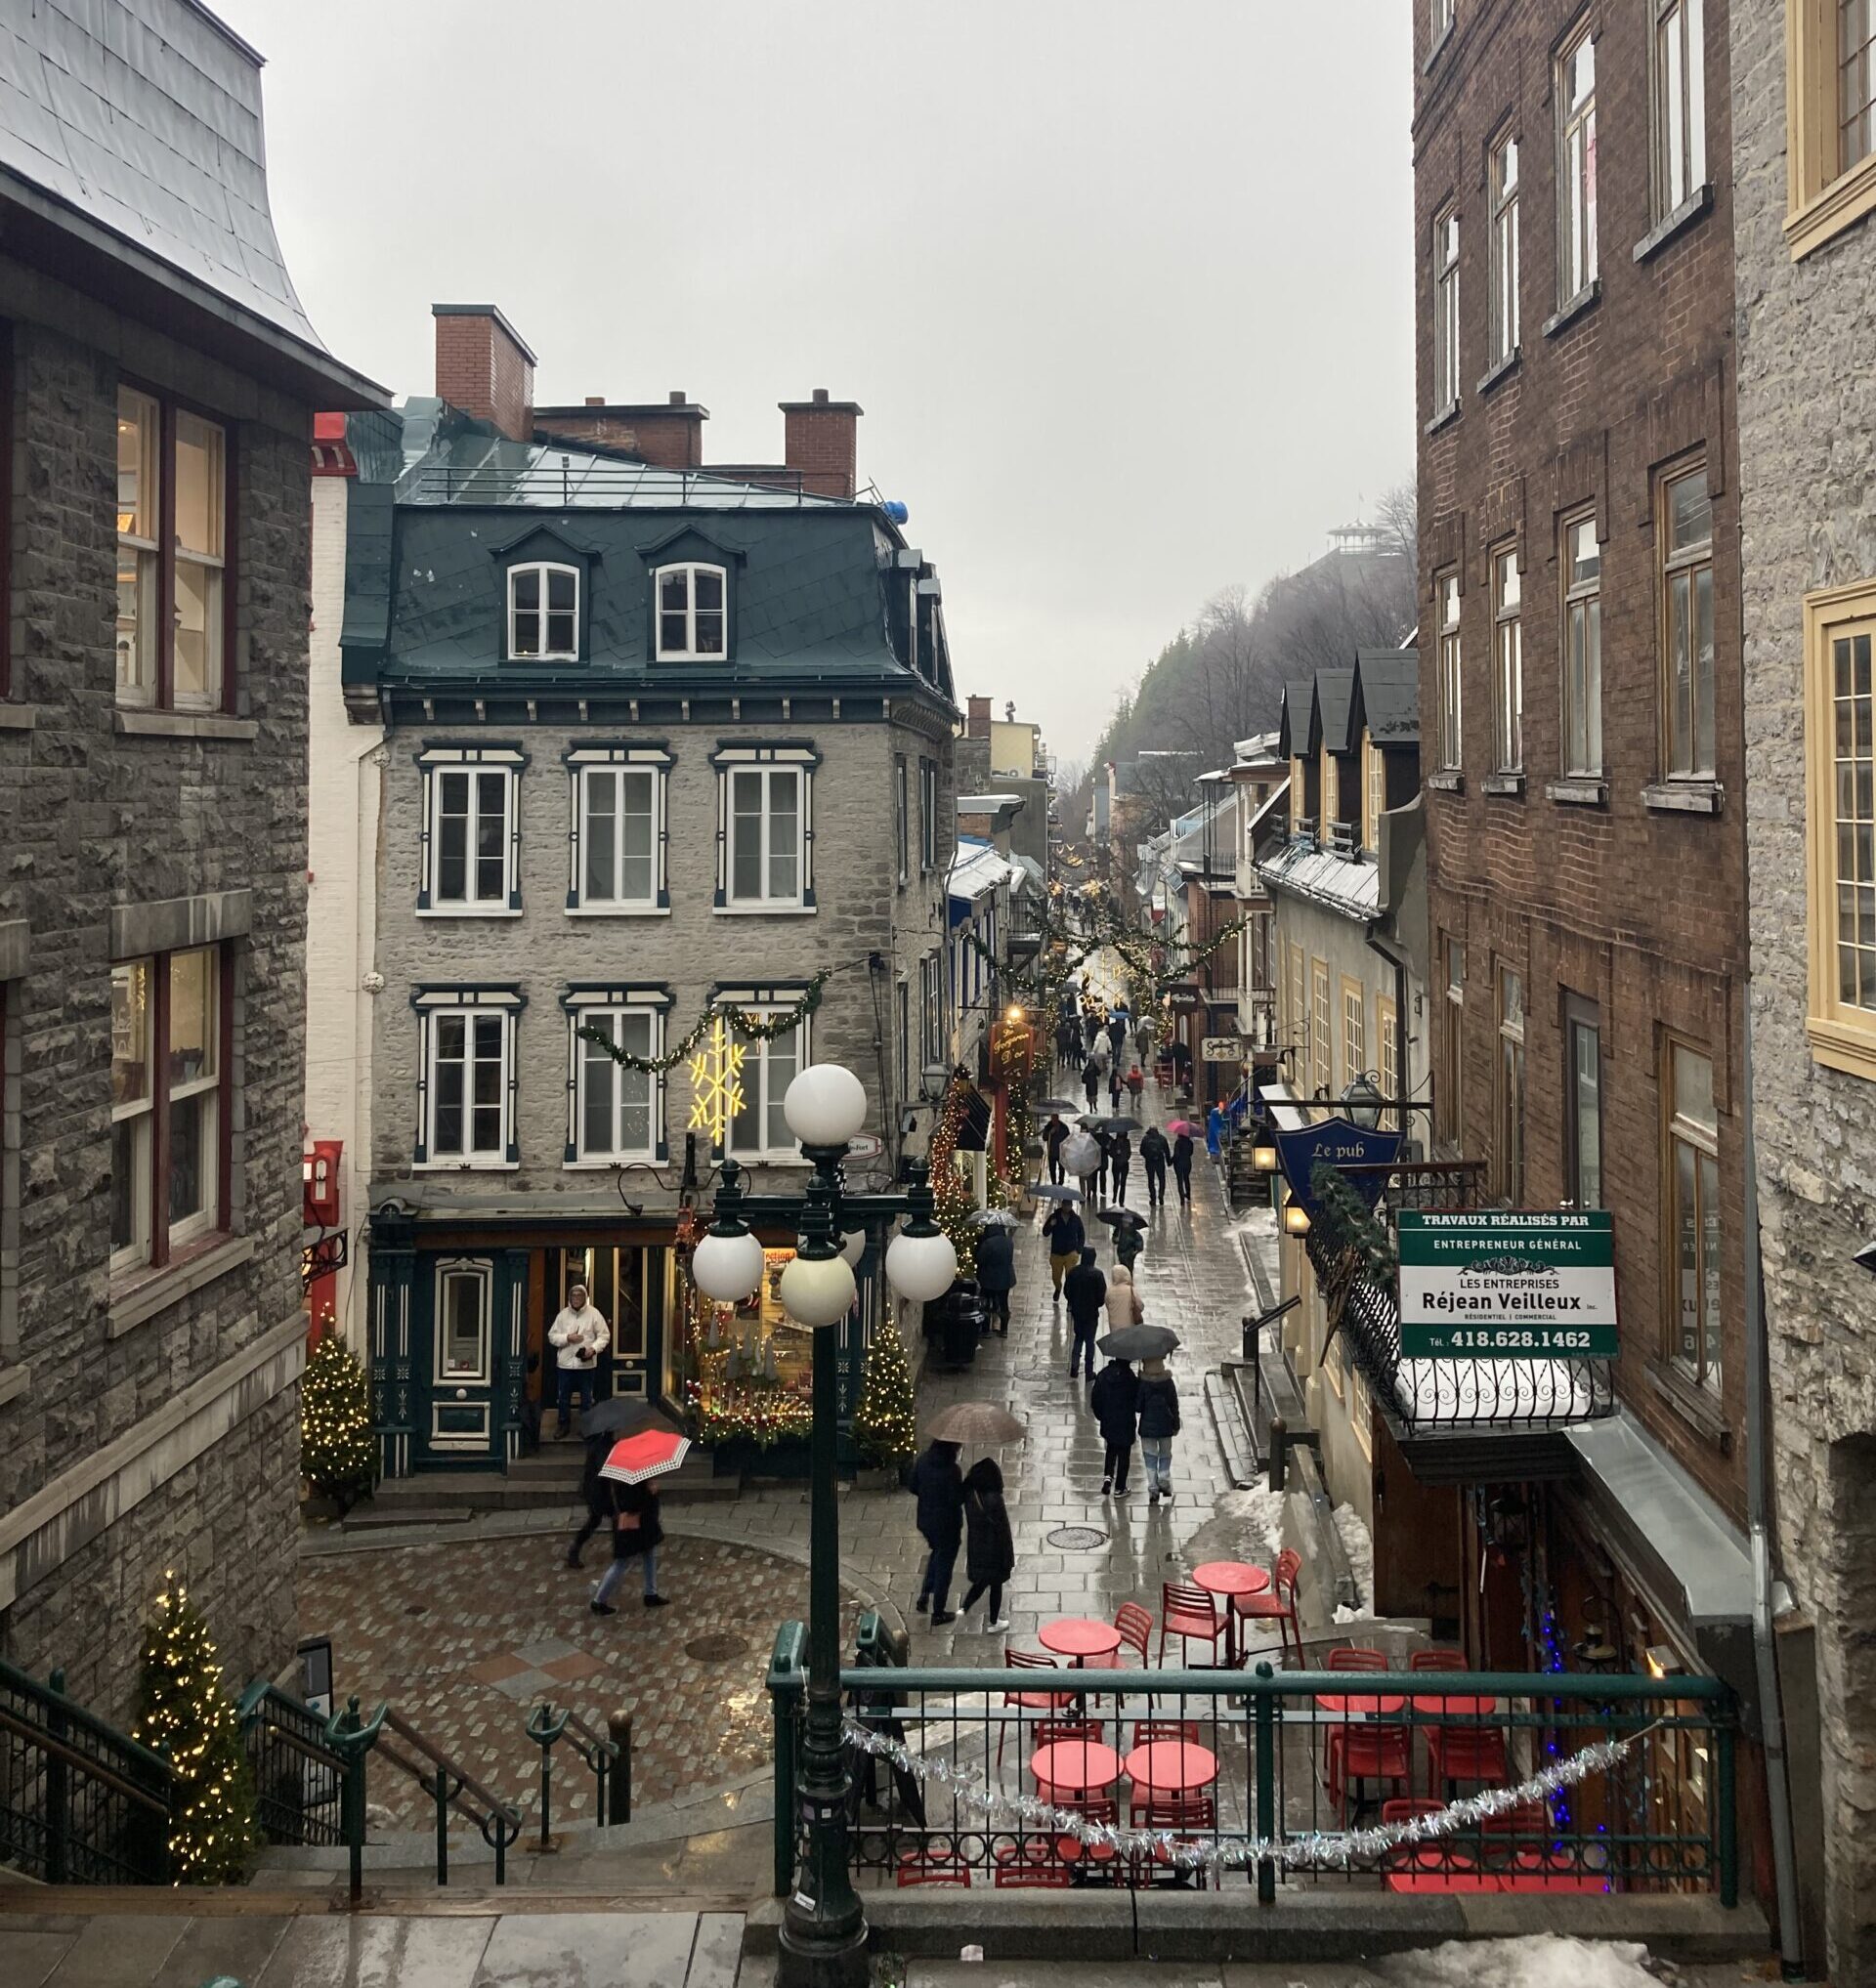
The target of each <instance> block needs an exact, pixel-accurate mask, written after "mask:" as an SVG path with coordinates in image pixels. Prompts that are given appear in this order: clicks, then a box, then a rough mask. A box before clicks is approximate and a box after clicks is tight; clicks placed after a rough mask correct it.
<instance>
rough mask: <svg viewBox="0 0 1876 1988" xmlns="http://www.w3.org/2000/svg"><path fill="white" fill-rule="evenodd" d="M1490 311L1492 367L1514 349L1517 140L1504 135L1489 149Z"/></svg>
mask: <svg viewBox="0 0 1876 1988" xmlns="http://www.w3.org/2000/svg"><path fill="white" fill-rule="evenodd" d="M1491 180H1492V309H1491V359H1492V363H1493V364H1494V365H1496V364H1498V363H1499V361H1500V360H1508V359H1510V358H1511V356H1512V354H1513V353H1514V352H1515V351H1516V350H1517V339H1518V321H1517V140H1516V139H1515V138H1514V136H1513V135H1512V134H1511V133H1510V132H1507V133H1506V134H1505V136H1504V137H1503V138H1501V139H1500V140H1499V142H1498V143H1497V144H1496V145H1495V146H1494V147H1493V148H1492V170H1491Z"/></svg>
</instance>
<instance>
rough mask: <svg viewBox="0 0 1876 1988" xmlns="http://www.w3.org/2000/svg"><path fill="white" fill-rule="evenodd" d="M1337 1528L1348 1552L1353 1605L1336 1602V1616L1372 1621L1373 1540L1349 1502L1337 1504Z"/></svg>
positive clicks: (1351, 1620) (1343, 1618) (1344, 1619)
mask: <svg viewBox="0 0 1876 1988" xmlns="http://www.w3.org/2000/svg"><path fill="white" fill-rule="evenodd" d="M1336 1531H1337V1532H1338V1533H1340V1534H1341V1535H1342V1550H1343V1552H1344V1553H1346V1554H1347V1556H1348V1571H1349V1572H1350V1573H1351V1574H1352V1575H1353V1576H1354V1577H1355V1606H1354V1607H1353V1608H1347V1607H1343V1606H1339V1607H1338V1608H1337V1610H1336V1620H1337V1621H1338V1622H1339V1623H1353V1622H1371V1621H1373V1619H1374V1613H1375V1543H1374V1541H1373V1540H1372V1539H1370V1538H1369V1536H1368V1528H1367V1527H1366V1526H1365V1525H1363V1524H1362V1522H1361V1514H1360V1513H1359V1512H1357V1511H1356V1510H1355V1508H1354V1506H1353V1505H1352V1504H1339V1505H1337V1507H1336Z"/></svg>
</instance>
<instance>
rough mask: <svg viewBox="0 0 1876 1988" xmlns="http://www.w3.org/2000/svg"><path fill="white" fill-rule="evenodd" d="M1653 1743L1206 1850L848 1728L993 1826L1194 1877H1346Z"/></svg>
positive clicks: (1587, 1752) (852, 1737) (857, 1739)
mask: <svg viewBox="0 0 1876 1988" xmlns="http://www.w3.org/2000/svg"><path fill="white" fill-rule="evenodd" d="M1645 1737H1646V1733H1645V1732H1639V1733H1632V1734H1630V1736H1629V1737H1628V1738H1627V1739H1621V1740H1598V1741H1597V1742H1595V1744H1594V1745H1591V1746H1587V1747H1585V1748H1584V1749H1583V1750H1582V1752H1581V1753H1577V1754H1572V1755H1570V1756H1569V1758H1568V1759H1566V1760H1557V1761H1554V1762H1553V1763H1552V1764H1551V1765H1550V1766H1548V1767H1544V1768H1540V1769H1539V1771H1538V1772H1537V1773H1535V1774H1533V1775H1532V1776H1531V1778H1530V1779H1529V1780H1528V1781H1524V1782H1521V1783H1520V1784H1519V1785H1518V1786H1517V1787H1515V1788H1489V1789H1485V1790H1483V1791H1481V1792H1480V1793H1479V1794H1477V1795H1469V1796H1467V1797H1466V1798H1464V1799H1463V1800H1460V1801H1454V1802H1449V1803H1448V1804H1447V1806H1446V1807H1444V1808H1442V1809H1440V1810H1438V1811H1437V1813H1435V1814H1432V1815H1417V1816H1414V1817H1412V1818H1411V1819H1410V1820H1408V1821H1406V1822H1393V1823H1385V1824H1379V1825H1377V1826H1376V1827H1374V1828H1372V1829H1359V1830H1337V1831H1329V1830H1305V1831H1302V1832H1300V1833H1299V1834H1298V1835H1296V1836H1292V1837H1256V1838H1252V1839H1249V1840H1243V1841H1235V1842H1209V1843H1201V1842H1195V1841H1193V1840H1192V1838H1191V1837H1190V1836H1189V1835H1186V1834H1182V1833H1181V1832H1179V1831H1177V1830H1166V1829H1153V1830H1143V1829H1121V1828H1120V1827H1118V1826H1117V1825H1116V1824H1114V1823H1097V1822H1089V1821H1088V1819H1087V1816H1085V1815H1083V1814H1082V1813H1081V1812H1080V1811H1079V1810H1077V1809H1073V1808H1058V1807H1057V1806H1056V1805H1055V1804H1054V1803H1053V1802H1051V1801H1044V1800H1043V1799H1042V1798H1040V1797H1037V1796H1031V1795H1022V1794H1018V1793H1015V1792H1013V1791H1011V1790H1008V1789H1003V1788H993V1787H992V1786H991V1785H990V1784H989V1783H988V1782H987V1781H985V1779H984V1778H983V1776H982V1775H981V1774H979V1773H977V1772H976V1770H975V1769H973V1768H969V1767H954V1766H953V1765H952V1764H951V1763H950V1762H949V1761H948V1760H941V1759H926V1758H925V1757H924V1756H923V1755H917V1754H915V1753H913V1752H912V1750H911V1749H910V1748H909V1747H907V1746H906V1745H905V1744H904V1742H903V1741H900V1740H895V1739H892V1738H890V1737H888V1736H887V1735H886V1734H884V1733H877V1732H874V1731H873V1730H871V1729H870V1728H869V1727H867V1726H863V1725H858V1724H856V1723H855V1722H854V1721H853V1720H852V1719H849V1720H847V1722H846V1729H845V1738H846V1741H847V1744H848V1745H849V1746H851V1747H855V1748H857V1749H858V1750H859V1751H860V1752H861V1753H863V1754H871V1755H873V1756H874V1758H875V1759H881V1760H885V1761H887V1762H888V1763H889V1764H890V1765H891V1766H893V1767H895V1768H897V1769H898V1770H900V1771H901V1772H902V1773H907V1774H910V1775H912V1776H913V1777H914V1778H915V1779H916V1780H918V1781H920V1782H926V1781H936V1782H938V1783H939V1784H940V1785H942V1786H944V1787H946V1788H949V1789H950V1790H951V1791H952V1793H953V1796H954V1798H961V1799H962V1800H963V1801H964V1802H965V1803H966V1805H968V1806H970V1807H972V1808H976V1809H980V1810H981V1811H982V1812H983V1814H984V1816H985V1818H986V1820H994V1819H995V1818H997V1817H999V1816H1002V1817H1003V1818H1005V1819H1013V1820H1014V1821H1015V1822H1017V1823H1018V1824H1025V1825H1029V1826H1031V1827H1035V1828H1041V1829H1045V1830H1049V1831H1052V1832H1053V1833H1055V1834H1056V1835H1059V1836H1069V1837H1073V1838H1074V1839H1075V1840H1076V1841H1077V1842H1079V1843H1081V1844H1082V1845H1083V1847H1084V1848H1087V1849H1089V1850H1097V1851H1105V1852H1107V1853H1108V1854H1109V1855H1111V1856H1118V1857H1125V1858H1127V1859H1129V1860H1130V1861H1131V1860H1133V1859H1135V1858H1151V1859H1153V1860H1154V1861H1156V1862H1162V1863H1170V1864H1172V1865H1175V1866H1178V1867H1180V1868H1183V1869H1188V1870H1197V1869H1198V1868H1200V1867H1201V1866H1205V1867H1208V1868H1210V1869H1213V1870H1224V1869H1230V1870H1238V1869H1241V1868H1242V1867H1243V1866H1244V1865H1246V1864H1261V1863H1264V1862H1266V1861H1267V1862H1269V1863H1272V1864H1275V1865H1277V1866H1278V1867H1279V1868H1280V1869H1282V1870H1286V1871H1347V1870H1350V1869H1352V1868H1353V1867H1354V1866H1355V1865H1356V1864H1363V1865H1366V1864H1369V1863H1372V1862H1374V1861H1376V1860H1377V1859H1379V1858H1380V1857H1381V1856H1382V1855H1383V1853H1384V1852H1386V1851H1387V1850H1391V1849H1396V1848H1398V1847H1399V1846H1400V1845H1401V1844H1403V1843H1423V1842H1430V1841H1433V1840H1437V1839H1438V1838H1440V1837H1444V1836H1451V1835H1453V1834H1455V1833H1456V1832H1458V1831H1460V1830H1463V1829H1468V1828H1470V1827H1471V1825H1472V1824H1474V1823H1482V1822H1484V1821H1486V1820H1487V1819H1488V1818H1489V1817H1491V1816H1494V1815H1504V1814H1506V1813H1508V1812H1509V1811H1510V1810H1512V1809H1514V1808H1517V1807H1520V1806H1522V1805H1523V1804H1524V1803H1526V1802H1538V1801H1548V1800H1549V1798H1551V1797H1552V1796H1553V1795H1555V1794H1556V1792H1557V1791H1558V1790H1559V1789H1562V1788H1573V1787H1575V1786H1576V1784H1577V1783H1578V1782H1580V1781H1587V1780H1588V1779H1589V1778H1590V1776H1591V1775H1592V1774H1600V1773H1604V1772H1606V1771H1607V1770H1608V1769H1609V1768H1610V1767H1613V1766H1614V1765H1615V1763H1616V1762H1617V1761H1618V1760H1619V1759H1621V1757H1622V1756H1623V1755H1624V1754H1626V1753H1628V1752H1629V1751H1630V1749H1631V1748H1633V1747H1634V1746H1636V1745H1637V1744H1638V1743H1639V1742H1640V1741H1641V1740H1642V1739H1644V1738H1645Z"/></svg>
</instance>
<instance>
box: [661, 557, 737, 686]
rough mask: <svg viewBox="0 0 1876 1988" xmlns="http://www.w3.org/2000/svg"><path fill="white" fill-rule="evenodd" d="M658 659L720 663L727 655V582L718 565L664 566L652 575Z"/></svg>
mask: <svg viewBox="0 0 1876 1988" xmlns="http://www.w3.org/2000/svg"><path fill="white" fill-rule="evenodd" d="M653 584H654V586H655V587H656V588H657V599H658V659H659V661H660V662H721V661H723V660H724V658H725V657H726V656H728V655H729V653H730V652H729V614H728V608H727V600H728V592H729V584H728V581H727V580H726V579H725V577H724V572H723V569H722V568H721V567H720V566H666V567H661V568H660V569H659V570H658V571H657V572H656V573H655V574H654V575H653Z"/></svg>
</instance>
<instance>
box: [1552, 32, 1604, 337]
mask: <svg viewBox="0 0 1876 1988" xmlns="http://www.w3.org/2000/svg"><path fill="white" fill-rule="evenodd" d="M1556 161H1557V163H1556V197H1557V231H1556V300H1557V303H1558V304H1559V305H1562V304H1567V303H1569V302H1570V301H1571V300H1572V299H1573V298H1575V297H1579V296H1581V295H1582V294H1583V292H1584V291H1585V290H1587V289H1588V288H1589V286H1590V285H1591V284H1592V283H1593V282H1595V281H1596V274H1597V258H1596V43H1595V42H1594V41H1593V40H1592V39H1591V36H1590V31H1589V29H1588V28H1587V27H1585V28H1583V29H1582V31H1581V32H1580V33H1579V34H1578V35H1577V36H1576V38H1575V40H1573V41H1572V42H1570V43H1569V44H1568V46H1567V47H1566V48H1565V49H1564V50H1563V52H1562V54H1561V55H1560V56H1558V57H1557V60H1556Z"/></svg>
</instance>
